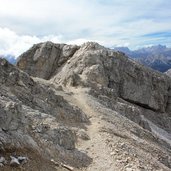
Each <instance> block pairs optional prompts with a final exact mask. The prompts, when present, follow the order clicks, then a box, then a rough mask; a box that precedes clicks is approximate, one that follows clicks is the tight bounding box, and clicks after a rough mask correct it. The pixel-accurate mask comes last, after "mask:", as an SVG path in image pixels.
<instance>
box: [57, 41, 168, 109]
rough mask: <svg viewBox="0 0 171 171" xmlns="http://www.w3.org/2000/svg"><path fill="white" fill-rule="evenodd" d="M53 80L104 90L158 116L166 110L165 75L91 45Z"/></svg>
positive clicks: (93, 44) (85, 45) (75, 56)
mask: <svg viewBox="0 0 171 171" xmlns="http://www.w3.org/2000/svg"><path fill="white" fill-rule="evenodd" d="M54 80H55V81H56V82H57V83H61V84H64V85H66V84H72V85H82V86H86V87H93V88H94V89H99V87H106V88H108V89H111V90H113V92H114V93H113V95H114V94H115V95H117V96H119V97H121V98H123V99H125V100H127V101H130V102H133V103H136V104H138V105H140V106H144V107H146V108H149V109H152V110H155V111H161V112H164V111H165V110H166V107H167V102H168V89H169V87H170V80H169V79H168V78H167V77H166V76H165V75H162V74H160V73H157V72H154V71H152V70H150V69H148V68H145V67H143V66H142V65H140V64H137V63H135V62H133V61H131V60H130V59H128V58H127V57H126V56H124V55H123V54H122V53H117V52H113V51H111V50H110V49H107V48H104V47H102V46H100V45H98V44H95V43H87V44H84V45H83V46H81V48H80V49H79V50H78V51H77V52H76V53H75V54H74V56H73V57H72V58H71V59H70V60H69V61H68V62H67V63H66V64H65V66H64V67H63V68H62V69H61V71H60V72H59V73H57V75H56V76H55V78H54Z"/></svg>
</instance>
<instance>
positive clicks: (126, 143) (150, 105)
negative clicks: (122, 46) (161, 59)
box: [0, 42, 171, 171]
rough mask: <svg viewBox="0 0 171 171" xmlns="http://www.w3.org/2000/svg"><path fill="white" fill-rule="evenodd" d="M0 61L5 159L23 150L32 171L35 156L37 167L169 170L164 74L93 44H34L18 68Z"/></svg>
mask: <svg viewBox="0 0 171 171" xmlns="http://www.w3.org/2000/svg"><path fill="white" fill-rule="evenodd" d="M0 63H1V65H0V83H1V84H0V86H1V96H0V105H1V113H0V117H1V118H2V119H1V121H0V123H1V125H0V135H1V137H3V138H1V139H0V147H1V148H0V149H3V154H4V156H5V157H7V156H9V155H11V154H12V153H13V152H14V151H15V152H16V153H18V155H19V154H20V155H25V154H26V155H28V157H30V158H32V161H28V162H27V163H26V165H25V166H24V167H26V168H27V167H28V166H32V167H33V170H36V169H35V168H37V167H39V164H35V163H34V162H33V158H34V157H35V156H36V155H37V156H38V155H39V157H40V158H41V160H40V161H41V162H42V161H46V163H48V164H47V165H44V164H42V166H41V167H42V169H41V170H50V169H51V170H53V169H55V167H57V166H56V165H57V163H58V167H57V168H56V169H59V170H60V169H68V170H69V169H70V170H72V169H75V170H85V171H88V170H89V171H90V170H91V171H93V170H102V171H108V170H109V171H110V170H119V171H122V170H123V171H124V170H127V171H128V170H136V171H137V170H171V158H170V156H171V152H170V147H171V138H170V137H171V106H170V104H171V98H170V96H171V92H170V91H171V90H170V87H171V80H170V78H169V77H167V76H166V75H164V74H160V73H158V72H155V71H153V70H150V69H148V68H145V67H144V66H142V65H140V64H137V63H135V62H133V61H132V60H130V59H128V58H127V57H126V56H125V55H124V54H123V53H119V52H113V51H112V50H110V49H107V48H105V47H103V46H101V45H99V44H97V43H93V42H88V43H85V44H83V45H82V46H80V47H78V46H73V45H64V44H53V43H51V42H46V43H40V44H37V45H34V46H33V47H32V48H31V49H29V50H28V51H27V52H25V53H24V54H22V55H21V56H20V58H19V60H18V62H17V67H18V68H19V69H17V68H16V67H14V66H12V65H10V64H9V63H8V62H7V61H5V60H2V59H1V61H0ZM21 70H23V71H24V72H23V71H21ZM16 137H17V138H16ZM17 143H19V144H20V145H19V146H18V145H17ZM9 144H10V146H9ZM26 147H27V148H26ZM25 148H26V149H29V150H30V149H32V151H33V152H34V154H35V155H34V156H33V155H32V154H30V153H29V152H28V151H27V150H26V151H23V150H22V149H25ZM9 149H10V150H9ZM12 149H13V150H12ZM1 151H2V150H1ZM50 161H51V162H50ZM31 162H33V163H31ZM4 165H5V164H4ZM65 166H66V167H65ZM4 167H6V165H5V166H4ZM7 167H8V165H7ZM72 167H73V168H72Z"/></svg>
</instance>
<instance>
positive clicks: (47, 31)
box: [0, 0, 171, 55]
mask: <svg viewBox="0 0 171 171" xmlns="http://www.w3.org/2000/svg"><path fill="white" fill-rule="evenodd" d="M0 4H1V5H0V21H1V22H0V28H1V29H0V46H1V47H0V52H1V53H2V52H4V53H13V54H15V55H18V54H20V52H23V51H24V50H26V49H27V48H29V47H30V46H31V45H32V44H33V43H37V42H40V41H45V40H51V41H54V42H65V43H77V44H80V43H82V42H83V41H88V40H92V41H97V42H100V43H101V44H103V45H106V46H112V45H129V46H130V47H132V48H135V47H136V46H137V45H138V46H144V45H146V44H158V43H161V44H168V45H171V42H170V39H169V38H170V37H165V39H164V38H161V39H159V38H158V37H157V38H155V37H153V39H151V38H148V37H145V38H144V37H143V35H145V34H151V33H157V32H169V33H170V34H171V22H170V20H171V10H170V7H171V1H170V0H164V1H163V0H155V1H149V0H138V1H137V0H131V1H128V0H91V1H88V0H79V1H78V0H64V1H61V0H12V1H11V0H5V1H4V0H0ZM4 28H5V29H4ZM7 28H8V29H7ZM148 41H149V42H148Z"/></svg>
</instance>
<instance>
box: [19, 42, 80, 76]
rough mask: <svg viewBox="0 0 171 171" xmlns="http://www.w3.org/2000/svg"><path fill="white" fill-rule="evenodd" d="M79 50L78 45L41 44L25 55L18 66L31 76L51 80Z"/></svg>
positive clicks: (20, 58)
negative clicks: (58, 69)
mask: <svg viewBox="0 0 171 171" xmlns="http://www.w3.org/2000/svg"><path fill="white" fill-rule="evenodd" d="M78 48H79V47H78V46H76V45H65V44H53V43H51V42H45V43H40V44H38V45H34V46H33V47H32V48H31V49H29V50H28V51H27V52H25V53H23V54H22V55H21V56H20V57H19V60H18V62H17V66H18V67H19V68H20V69H21V70H23V71H25V72H27V73H28V74H29V75H31V76H34V77H40V78H44V79H49V78H50V77H51V76H52V74H53V73H54V72H55V71H56V69H57V68H58V67H60V66H61V65H62V64H63V63H65V62H66V61H67V60H68V59H69V58H70V57H71V56H72V55H73V54H74V53H75V51H76V50H77V49H78Z"/></svg>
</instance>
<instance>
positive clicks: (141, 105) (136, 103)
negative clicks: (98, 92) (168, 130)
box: [120, 97, 158, 112]
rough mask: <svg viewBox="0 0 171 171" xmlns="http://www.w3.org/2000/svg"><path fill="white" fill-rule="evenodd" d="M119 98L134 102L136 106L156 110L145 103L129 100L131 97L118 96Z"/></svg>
mask: <svg viewBox="0 0 171 171" xmlns="http://www.w3.org/2000/svg"><path fill="white" fill-rule="evenodd" d="M120 98H122V99H123V100H125V101H127V102H129V103H132V104H135V105H137V106H140V107H142V108H145V109H149V110H152V111H153V112H158V110H156V109H154V108H152V107H150V106H148V105H147V104H142V103H139V102H136V101H134V100H131V99H126V98H124V97H120Z"/></svg>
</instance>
